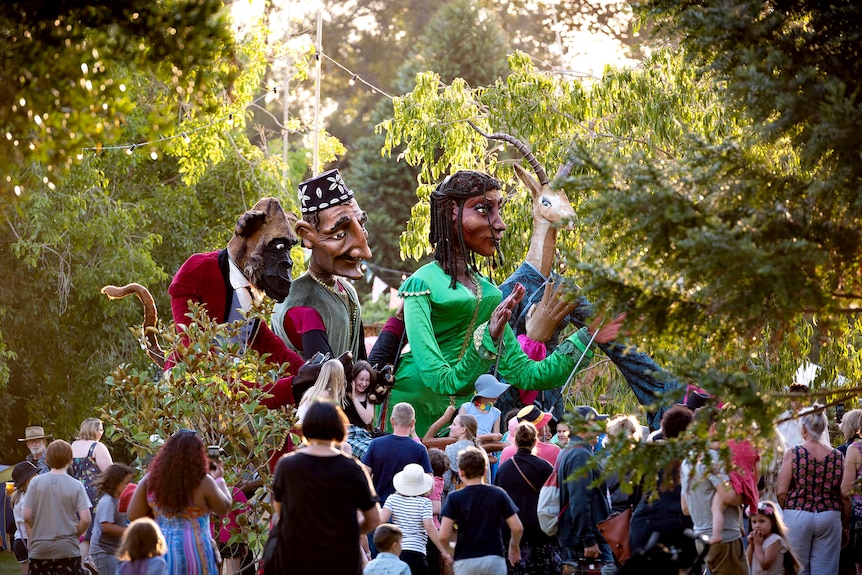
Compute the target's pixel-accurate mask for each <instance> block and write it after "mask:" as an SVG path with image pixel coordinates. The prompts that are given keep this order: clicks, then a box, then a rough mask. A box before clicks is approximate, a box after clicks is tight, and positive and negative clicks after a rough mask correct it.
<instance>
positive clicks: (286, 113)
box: [281, 0, 293, 189]
mask: <svg viewBox="0 0 862 575" xmlns="http://www.w3.org/2000/svg"><path fill="white" fill-rule="evenodd" d="M290 33H291V29H290V0H287V29H286V31H285V39H284V48H285V55H286V56H287V57H286V58H285V64H286V66H285V72H284V73H285V75H286V77H285V80H284V91H283V92H282V95H281V125H282V129H281V133H282V148H281V163H282V182H283V185H284V186H285V189H286V188H287V183H288V179H289V178H290V175H289V174H290V169H289V167H288V163H287V144H288V138H289V136H290V134H289V129H288V122H290V103H289V101H288V98H289V97H290V75H291V74H292V68H293V60H292V58H291V57H290Z"/></svg>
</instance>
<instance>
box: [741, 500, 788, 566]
mask: <svg viewBox="0 0 862 575" xmlns="http://www.w3.org/2000/svg"><path fill="white" fill-rule="evenodd" d="M749 519H750V521H751V532H750V533H749V534H748V550H747V553H748V563H749V565H750V566H751V575H781V574H784V575H796V573H798V572H799V564H798V563H797V562H796V557H794V555H793V552H792V551H791V550H790V549H789V548H788V547H787V543H786V542H785V540H784V539H785V537H784V532H785V531H786V527H785V526H784V521H783V520H782V518H781V511H779V507H778V505H776V504H775V503H773V502H771V501H761V502H760V504H759V505H758V506H757V511H756V512H754V513H752V514H751V516H750V518H749Z"/></svg>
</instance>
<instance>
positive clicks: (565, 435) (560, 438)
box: [551, 421, 570, 449]
mask: <svg viewBox="0 0 862 575" xmlns="http://www.w3.org/2000/svg"><path fill="white" fill-rule="evenodd" d="M569 434H570V431H569V424H568V423H566V422H565V421H560V422H559V423H557V432H556V433H554V435H553V437H551V443H552V444H553V445H556V446H557V447H559V448H560V449H563V448H564V447H566V446H567V445H568V444H569V437H570V435H569Z"/></svg>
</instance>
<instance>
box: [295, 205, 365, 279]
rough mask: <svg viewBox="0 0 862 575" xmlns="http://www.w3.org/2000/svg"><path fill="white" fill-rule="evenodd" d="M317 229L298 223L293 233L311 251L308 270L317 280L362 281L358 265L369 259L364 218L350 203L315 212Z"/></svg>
mask: <svg viewBox="0 0 862 575" xmlns="http://www.w3.org/2000/svg"><path fill="white" fill-rule="evenodd" d="M318 217H319V223H318V226H317V228H315V227H314V226H312V225H311V224H310V223H308V222H306V221H304V220H301V221H300V222H299V224H298V225H297V233H299V236H300V237H301V238H302V241H303V243H304V244H305V247H308V248H311V261H310V262H309V269H310V270H311V272H312V273H314V274H315V275H317V276H318V277H327V276H342V277H346V278H350V279H354V280H355V279H360V278H362V277H363V273H362V269H361V267H360V266H361V264H362V261H363V260H367V259H370V258H371V249H370V248H369V247H368V232H367V231H366V230H365V222H366V221H367V220H368V216H367V215H366V214H365V212H364V211H362V209H361V208H360V207H359V205H358V204H357V203H356V200H353V199H351V200H350V202H348V203H345V204H339V205H335V206H332V207H329V208H326V209H325V210H321V211H320V212H319V216H318Z"/></svg>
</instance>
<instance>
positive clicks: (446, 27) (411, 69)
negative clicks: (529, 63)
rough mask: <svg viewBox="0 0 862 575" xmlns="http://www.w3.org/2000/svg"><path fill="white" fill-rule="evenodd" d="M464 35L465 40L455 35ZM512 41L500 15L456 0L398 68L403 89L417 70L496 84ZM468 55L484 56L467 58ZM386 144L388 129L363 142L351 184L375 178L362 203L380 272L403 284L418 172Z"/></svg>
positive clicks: (384, 110) (353, 157)
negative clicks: (402, 244) (405, 237)
mask: <svg viewBox="0 0 862 575" xmlns="http://www.w3.org/2000/svg"><path fill="white" fill-rule="evenodd" d="M455 38H458V39H459V41H457V42H456V41H455V40H454V39H455ZM507 50H508V45H507V42H506V40H505V35H504V34H503V31H502V29H501V27H500V24H499V21H498V20H497V18H496V17H495V16H494V15H493V14H491V13H489V12H487V11H486V10H484V9H481V8H480V7H478V5H477V3H476V2H474V1H472V0H455V1H452V2H449V3H447V4H446V5H445V6H442V7H441V8H440V9H439V11H438V12H437V13H436V14H435V15H434V17H433V18H431V21H430V22H428V24H427V26H426V29H425V31H424V32H423V33H422V35H421V36H420V37H419V38H418V39H417V41H416V42H415V44H414V46H413V49H412V53H411V57H410V59H409V60H408V61H407V62H405V63H404V64H403V65H402V67H401V69H400V70H399V71H398V81H397V89H398V91H399V92H409V91H410V90H412V89H413V87H414V86H415V82H416V74H417V73H419V72H424V71H427V70H435V71H436V72H437V73H438V74H440V76H441V78H442V79H443V80H444V81H447V82H448V81H451V80H453V79H455V78H463V79H465V80H466V81H467V82H471V83H476V84H484V83H488V82H493V81H495V80H496V79H498V78H500V77H501V76H502V75H504V74H505V73H506V72H507V66H506V52H507ZM465 53H475V54H479V53H481V54H483V57H482V58H468V59H465V58H464V54H465ZM391 114H392V103H391V101H388V100H384V101H381V102H380V103H379V104H378V106H377V109H376V110H375V116H374V118H373V119H372V120H373V121H372V123H373V124H377V123H379V122H381V121H383V120H384V119H386V118H388V117H391ZM384 143H385V136H384V135H383V134H382V133H375V134H372V135H369V136H366V137H364V138H360V139H359V140H357V142H356V145H355V146H354V147H353V150H352V153H351V154H350V155H348V158H347V159H348V167H347V169H346V170H345V172H346V173H347V174H349V176H348V177H349V180H348V181H351V182H354V181H355V182H369V183H371V182H373V185H367V189H365V190H363V193H362V204H363V205H364V206H366V210H367V211H368V212H369V215H368V217H369V223H368V229H369V245H371V246H373V252H374V257H373V258H372V264H373V265H376V266H377V268H376V269H374V270H373V271H375V273H376V274H377V275H378V276H380V277H382V278H383V279H384V281H386V282H387V283H388V284H389V285H390V286H398V285H400V283H401V279H402V278H401V275H402V273H410V272H412V271H413V270H414V269H415V268H416V267H417V264H416V263H415V262H411V261H405V262H402V261H401V257H400V248H399V237H400V236H401V233H402V232H403V231H404V228H405V225H406V222H407V220H408V219H409V218H410V204H411V202H412V199H413V198H414V190H415V188H416V184H417V182H416V173H415V170H413V169H410V168H409V167H408V166H405V165H404V164H403V163H401V162H397V163H396V162H393V161H392V159H391V158H386V157H383V156H381V154H380V150H381V149H382V148H383V146H384Z"/></svg>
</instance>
